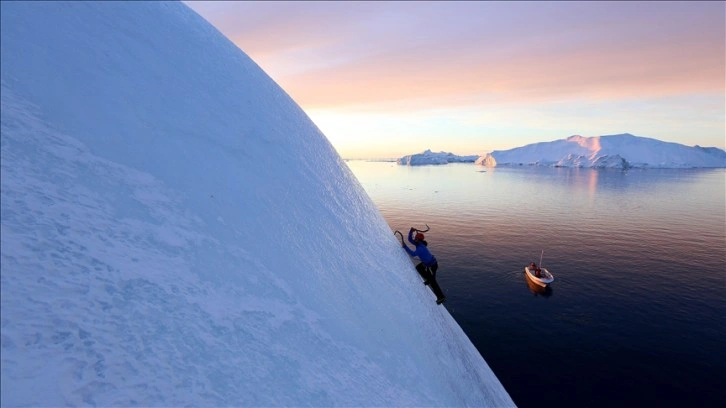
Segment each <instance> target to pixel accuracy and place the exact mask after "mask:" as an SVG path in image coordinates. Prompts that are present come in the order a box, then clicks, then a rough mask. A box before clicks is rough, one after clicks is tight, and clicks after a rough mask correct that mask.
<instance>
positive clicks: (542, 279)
mask: <svg viewBox="0 0 726 408" xmlns="http://www.w3.org/2000/svg"><path fill="white" fill-rule="evenodd" d="M524 273H525V274H526V275H527V277H528V278H529V280H531V281H532V282H534V283H535V284H537V285H539V286H542V287H543V288H546V287H547V286H549V285H550V283H552V282H554V281H555V277H554V276H552V274H551V273H550V271H548V270H547V268H540V274H539V277H538V276H537V268H532V267H531V265H527V266H525V267H524Z"/></svg>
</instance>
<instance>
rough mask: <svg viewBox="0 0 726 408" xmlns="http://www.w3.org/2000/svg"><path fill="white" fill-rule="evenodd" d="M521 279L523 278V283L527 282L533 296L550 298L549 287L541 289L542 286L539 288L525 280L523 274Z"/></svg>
mask: <svg viewBox="0 0 726 408" xmlns="http://www.w3.org/2000/svg"><path fill="white" fill-rule="evenodd" d="M522 277H523V278H524V280H525V282H527V287H528V288H529V291H530V292H532V294H533V295H534V296H542V297H545V298H548V297H550V296H552V294H553V291H552V287H551V286H547V287H545V288H543V287H542V286H539V285H538V284H536V283H534V282H532V281H531V280H529V279H527V275H525V273H522Z"/></svg>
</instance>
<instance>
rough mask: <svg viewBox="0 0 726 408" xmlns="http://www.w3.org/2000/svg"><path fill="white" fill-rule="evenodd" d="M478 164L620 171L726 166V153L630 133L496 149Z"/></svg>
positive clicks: (716, 149) (580, 137)
mask: <svg viewBox="0 0 726 408" xmlns="http://www.w3.org/2000/svg"><path fill="white" fill-rule="evenodd" d="M475 164H478V165H482V166H487V167H494V166H519V165H536V166H550V167H595V168H619V169H627V168H694V167H726V152H724V151H723V150H721V149H719V148H715V147H709V148H703V147H700V146H693V147H689V146H685V145H682V144H678V143H670V142H663V141H660V140H656V139H651V138H647V137H639V136H633V135H631V134H628V133H626V134H622V135H608V136H596V137H582V136H570V137H568V138H567V139H561V140H555V141H553V142H542V143H533V144H529V145H526V146H522V147H517V148H515V149H510V150H503V151H498V150H495V151H493V152H491V153H488V154H486V155H484V156H482V157H480V158H478V159H477V160H476V162H475Z"/></svg>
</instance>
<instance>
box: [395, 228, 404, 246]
mask: <svg viewBox="0 0 726 408" xmlns="http://www.w3.org/2000/svg"><path fill="white" fill-rule="evenodd" d="M396 234H398V235H400V236H401V246H403V245H405V244H404V243H403V234H401V231H399V230H396V232H394V233H393V235H396Z"/></svg>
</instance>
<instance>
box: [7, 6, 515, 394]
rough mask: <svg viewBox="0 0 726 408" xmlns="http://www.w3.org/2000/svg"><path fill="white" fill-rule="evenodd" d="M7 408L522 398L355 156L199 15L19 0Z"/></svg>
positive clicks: (10, 112)
mask: <svg viewBox="0 0 726 408" xmlns="http://www.w3.org/2000/svg"><path fill="white" fill-rule="evenodd" d="M1 7H2V12H1V18H2V24H1V29H2V37H1V38H2V48H1V49H2V58H1V63H2V93H1V95H2V139H1V140H2V178H1V179H2V197H1V203H2V228H1V234H2V236H1V242H2V264H1V271H2V274H1V296H0V297H1V302H2V303H1V306H2V308H1V309H2V370H1V374H2V377H1V379H0V386H1V389H0V391H1V396H2V404H3V406H28V405H29V406H60V405H97V406H134V405H142V406H341V405H345V406H496V407H502V406H512V405H514V404H513V402H512V400H511V399H510V397H509V395H508V393H507V392H506V390H504V389H503V387H502V385H501V383H500V382H499V381H498V380H497V378H496V376H495V375H494V374H493V373H492V371H491V370H490V368H489V367H488V365H487V364H486V362H485V361H484V359H483V358H482V356H481V355H480V354H479V353H478V351H477V350H476V349H475V347H474V346H473V345H472V343H471V341H470V340H469V339H468V338H467V336H466V335H465V333H463V331H462V330H461V328H460V327H459V326H458V325H457V323H456V322H455V321H454V320H453V318H452V317H451V316H450V315H449V313H448V312H447V310H446V309H445V308H444V307H443V306H438V305H436V303H435V302H434V297H433V295H432V294H431V292H430V291H429V290H428V288H426V287H425V286H424V285H422V284H421V279H420V278H419V277H418V274H417V273H416V272H415V270H414V268H413V265H412V262H411V260H410V259H409V257H408V256H407V255H406V254H405V252H404V251H403V250H402V249H401V247H400V244H399V243H398V241H397V240H396V238H395V237H394V236H393V234H392V233H391V230H390V229H389V227H388V226H387V224H386V222H385V220H384V219H383V218H382V216H381V215H380V213H379V212H378V210H377V209H376V207H375V206H374V205H373V203H372V202H371V201H370V199H369V198H368V196H367V195H366V194H365V192H364V190H363V189H362V187H361V186H360V184H359V183H358V182H357V181H356V179H355V178H354V176H353V175H352V173H351V172H350V170H348V168H347V166H346V165H345V163H344V162H343V161H342V160H341V159H340V158H339V156H338V155H337V153H336V152H335V150H334V149H333V147H332V146H331V145H330V144H329V142H328V141H327V139H326V138H325V137H324V136H323V135H322V134H321V133H320V131H319V130H318V129H317V128H316V127H315V126H314V124H313V123H312V122H311V121H310V120H309V118H308V117H307V116H306V115H305V114H304V112H303V111H302V110H301V109H300V108H299V107H298V106H297V105H296V104H295V102H294V101H292V99H291V98H290V97H289V96H288V95H287V94H285V93H284V92H283V91H282V90H281V89H280V88H279V87H278V85H276V84H275V83H274V82H273V81H272V80H271V79H270V78H269V77H268V76H267V75H266V74H265V73H264V72H263V71H262V70H261V69H260V68H259V67H258V66H257V65H256V64H255V63H254V62H253V61H252V60H250V58H248V57H247V56H246V55H245V54H244V53H243V52H241V51H240V50H239V49H238V48H236V47H235V46H234V45H233V44H232V43H231V42H230V41H228V40H227V39H226V38H224V37H223V36H222V35H221V34H220V33H219V32H218V31H217V30H215V29H214V28H213V27H212V26H211V25H209V24H208V23H207V22H206V21H204V20H203V19H202V18H201V17H199V16H198V15H197V14H195V13H194V12H193V11H191V10H190V9H189V8H188V7H186V6H185V5H183V4H182V3H169V2H72V3H63V2H2V3H1Z"/></svg>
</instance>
